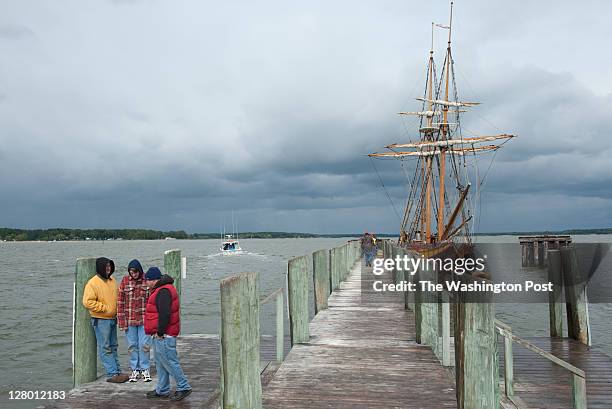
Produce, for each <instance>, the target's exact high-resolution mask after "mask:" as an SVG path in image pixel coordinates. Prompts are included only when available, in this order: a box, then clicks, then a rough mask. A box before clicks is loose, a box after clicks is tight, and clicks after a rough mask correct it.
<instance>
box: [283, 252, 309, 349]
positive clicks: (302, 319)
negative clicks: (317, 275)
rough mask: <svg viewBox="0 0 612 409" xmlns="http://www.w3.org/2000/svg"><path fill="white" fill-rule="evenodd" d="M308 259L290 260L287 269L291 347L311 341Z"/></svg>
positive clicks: (302, 257) (304, 257)
mask: <svg viewBox="0 0 612 409" xmlns="http://www.w3.org/2000/svg"><path fill="white" fill-rule="evenodd" d="M308 276H309V271H308V257H307V256H301V257H296V258H294V259H291V260H289V266H288V269H287V285H288V287H287V296H288V302H289V324H290V328H291V345H295V344H301V343H306V342H308V341H310V332H309V329H308V321H309V320H308V284H309V279H308Z"/></svg>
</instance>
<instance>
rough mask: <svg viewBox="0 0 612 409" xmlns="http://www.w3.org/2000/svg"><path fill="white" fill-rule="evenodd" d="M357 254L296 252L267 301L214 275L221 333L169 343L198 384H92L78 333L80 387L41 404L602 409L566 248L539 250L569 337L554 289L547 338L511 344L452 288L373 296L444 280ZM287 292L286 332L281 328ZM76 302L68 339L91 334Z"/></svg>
mask: <svg viewBox="0 0 612 409" xmlns="http://www.w3.org/2000/svg"><path fill="white" fill-rule="evenodd" d="M404 255H408V256H409V257H411V256H415V255H414V254H411V253H410V252H409V251H408V250H406V249H404V248H401V247H399V246H397V245H395V244H394V243H392V242H390V241H383V242H382V244H381V251H380V254H379V256H380V257H385V258H394V257H396V256H400V257H401V256H404ZM166 257H167V259H168V261H169V262H168V263H165V264H166V265H167V266H166V269H167V270H168V271H170V272H171V273H172V274H173V275H174V276H175V277H176V276H178V277H180V271H179V270H178V260H180V253H178V251H172V252H167V253H166ZM359 258H360V251H359V248H358V243H356V242H349V243H346V244H344V245H342V246H339V247H337V248H334V249H331V250H320V251H317V252H315V253H314V254H313V256H312V257H309V256H302V257H296V258H294V259H292V260H290V261H289V263H288V269H287V288H286V289H283V288H280V289H278V290H275V291H273V292H272V293H271V294H269V295H267V296H266V295H261V294H259V288H258V280H257V274H256V273H242V274H238V275H233V276H231V277H228V278H227V279H225V280H222V281H221V284H220V295H221V332H220V334H219V335H218V336H217V335H188V336H181V337H180V338H179V342H178V350H179V353H180V359H181V363H182V365H183V368H184V370H185V373H186V375H187V377H188V379H189V380H190V383H191V385H192V386H193V389H194V392H193V394H192V395H191V396H190V397H188V398H187V399H186V400H184V401H182V402H172V401H167V400H159V401H157V400H153V401H152V400H149V399H146V398H145V396H144V393H145V392H146V391H148V390H152V389H153V388H154V384H155V379H154V381H153V382H152V383H147V384H145V383H142V382H138V383H136V384H127V383H126V384H109V383H107V382H105V381H104V379H98V380H96V381H93V382H92V380H93V379H91V376H92V374H93V375H95V374H96V373H95V367H96V364H95V358H96V357H95V344H93V345H92V344H91V338H88V337H89V335H90V334H85V336H84V337H83V338H81V339H76V338H75V355H74V356H75V369H74V371H75V384H76V388H75V389H73V390H72V391H70V392H69V393H68V396H67V399H65V400H61V401H57V402H54V403H53V404H51V405H50V406H47V407H49V408H54V409H76V408H79V409H81V408H100V409H102V408H104V409H108V408H123V407H128V406H129V407H133V408H136V409H138V408H168V409H170V408H215V409H217V408H225V409H240V408H246V409H259V408H262V407H265V408H270V409H272V408H307V409H319V408H432V409H433V408H457V409H497V408H504V409H524V408H546V409H553V408H554V409H562V408H573V409H585V408H587V407H588V408H595V409H604V408H612V358H611V357H609V356H608V355H606V354H604V353H601V352H598V351H597V350H595V349H594V348H592V347H591V346H590V328H589V325H588V303H587V299H586V291H587V288H586V282H582V281H576V280H574V279H568V277H570V278H571V277H573V276H574V275H575V274H574V273H575V268H576V266H577V263H576V259H575V252H574V249H572V248H571V246H561V248H560V249H559V250H551V249H549V250H548V251H547V261H548V270H549V276H550V277H563V279H561V280H560V281H559V280H558V281H559V282H560V283H562V286H561V287H560V288H561V290H559V291H563V290H564V292H565V295H566V298H567V299H566V300H565V301H566V306H565V307H567V308H566V309H567V313H568V314H569V316H568V318H569V320H568V324H569V325H568V328H567V331H568V338H564V337H563V333H564V331H563V327H562V325H561V324H562V322H561V321H562V319H561V316H562V314H563V310H564V308H562V304H563V303H562V300H561V298H559V297H558V295H559V294H553V295H551V298H550V303H549V308H550V311H551V314H550V317H551V319H550V323H549V325H550V329H551V337H550V338H549V337H543V338H521V337H520V336H518V335H517V334H515V333H513V332H512V329H511V328H510V327H509V326H508V325H506V324H504V323H502V322H500V321H498V320H496V319H495V307H494V304H492V303H490V302H475V301H474V298H469V299H468V298H465V295H463V294H459V293H452V292H442V293H440V294H438V295H436V294H432V293H429V292H422V291H415V292H393V291H387V292H375V291H373V290H372V286H373V283H374V281H381V282H382V283H385V284H394V283H395V284H398V283H402V282H415V281H416V280H428V281H429V280H431V281H436V280H440V279H441V277H442V276H443V275H440V272H437V271H435V270H433V271H427V270H419V271H417V272H416V275H414V276H413V275H404V273H403V272H402V271H396V270H393V269H392V270H391V271H388V272H385V273H383V274H382V275H373V274H372V270H371V268H366V267H365V266H363V265H362V263H361V262H360V260H359ZM89 261H90V260H89ZM89 261H88V260H80V261H79V262H78V263H77V280H76V282H77V283H81V284H82V283H83V282H84V280H83V279H82V278H81V279H79V275H80V274H84V271H89V270H90V269H91V266H89V264H91V263H89ZM88 274H90V272H88V273H87V274H85V275H88ZM460 280H462V281H463V280H468V281H469V280H476V278H473V277H468V276H461V278H460ZM438 282H439V281H438ZM81 284H78V285H77V286H76V294H79V291H80V288H79V286H80V285H81ZM285 294H286V297H287V304H286V307H287V310H288V312H289V317H288V320H287V321H288V322H289V328H290V339H285V337H284V336H283V334H284V330H283V328H284V325H285V324H284V323H285V313H284V311H285V308H284V306H285V304H284V300H285ZM272 301H275V302H276V335H275V336H263V335H260V322H259V311H260V306H261V305H262V304H264V303H268V302H272ZM481 301H486V299H483V300H481ZM75 302H76V301H75ZM313 302H314V305H311V303H313ZM75 308H77V311H76V314H75V325H76V326H77V328H76V329H77V330H76V331H75V334H77V335H78V334H80V333H85V332H87V330H88V329H90V328H89V327H88V326H87V325H86V324H87V323H86V320H85V319H84V317H83V315H82V311H81V312H79V310H78V304H76V307H75ZM534 308H538V304H534ZM539 308H545V307H543V306H542V305H541V304H540V305H539ZM312 309H314V310H315V311H316V313H315V316H314V318H312V319H311V317H310V315H309V311H311V310H312ZM79 323H81V324H79ZM542 324H543V325H544V323H542ZM79 325H81V327H80V328H78V326H79ZM287 352H288V354H287ZM92 359H93V361H92ZM88 377H89V380H87V379H88ZM94 379H95V378H94ZM77 381H78V383H77Z"/></svg>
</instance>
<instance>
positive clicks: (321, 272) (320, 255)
mask: <svg viewBox="0 0 612 409" xmlns="http://www.w3.org/2000/svg"><path fill="white" fill-rule="evenodd" d="M329 258H330V255H329V250H319V251H315V252H314V253H312V276H313V280H314V299H315V314H318V313H319V311H322V310H324V309H326V308H327V298H328V297H329V294H330V293H331V289H330V281H329V280H330V278H329V262H330V260H329Z"/></svg>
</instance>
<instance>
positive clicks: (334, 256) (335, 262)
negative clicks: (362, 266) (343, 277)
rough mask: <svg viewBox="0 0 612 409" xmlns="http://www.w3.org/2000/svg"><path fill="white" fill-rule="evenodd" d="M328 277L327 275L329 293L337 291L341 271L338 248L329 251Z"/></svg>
mask: <svg viewBox="0 0 612 409" xmlns="http://www.w3.org/2000/svg"><path fill="white" fill-rule="evenodd" d="M329 268H330V275H329V285H330V288H331V291H334V290H337V289H338V287H339V286H340V270H341V269H342V264H341V261H340V248H339V247H334V248H333V249H331V250H330V267H329Z"/></svg>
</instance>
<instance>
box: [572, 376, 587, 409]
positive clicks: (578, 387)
mask: <svg viewBox="0 0 612 409" xmlns="http://www.w3.org/2000/svg"><path fill="white" fill-rule="evenodd" d="M572 404H573V409H587V394H586V380H585V379H584V378H582V377H580V376H578V375H576V374H572Z"/></svg>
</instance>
